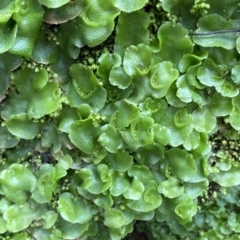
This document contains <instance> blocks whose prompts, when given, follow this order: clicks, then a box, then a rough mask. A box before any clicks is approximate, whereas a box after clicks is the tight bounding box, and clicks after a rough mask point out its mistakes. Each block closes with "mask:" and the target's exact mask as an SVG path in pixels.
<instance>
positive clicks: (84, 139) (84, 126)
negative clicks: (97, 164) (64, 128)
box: [69, 118, 100, 154]
mask: <svg viewBox="0 0 240 240" xmlns="http://www.w3.org/2000/svg"><path fill="white" fill-rule="evenodd" d="M99 131H100V128H99V127H96V126H94V124H93V120H92V119H90V118H89V119H86V120H78V121H76V122H75V123H73V124H72V125H71V126H70V131H69V138H70V140H71V142H72V143H73V144H74V145H75V146H76V147H77V148H78V149H80V150H81V151H83V152H84V153H87V154H92V153H93V152H94V151H95V149H96V146H97V137H98V136H99Z"/></svg>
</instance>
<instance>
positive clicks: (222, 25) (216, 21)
mask: <svg viewBox="0 0 240 240" xmlns="http://www.w3.org/2000/svg"><path fill="white" fill-rule="evenodd" d="M197 25H198V28H199V29H200V30H198V31H196V32H197V33H201V32H204V33H205V32H212V31H218V30H224V29H238V28H239V26H240V23H239V21H236V20H232V19H230V20H226V19H224V18H223V17H222V16H220V15H218V14H208V15H205V16H203V17H201V18H200V19H199V20H198V23H197ZM236 36H237V35H236V33H219V34H214V35H212V34H210V35H199V36H193V41H194V42H195V43H196V44H198V45H200V46H203V47H223V48H225V49H233V48H234V47H235V46H236Z"/></svg>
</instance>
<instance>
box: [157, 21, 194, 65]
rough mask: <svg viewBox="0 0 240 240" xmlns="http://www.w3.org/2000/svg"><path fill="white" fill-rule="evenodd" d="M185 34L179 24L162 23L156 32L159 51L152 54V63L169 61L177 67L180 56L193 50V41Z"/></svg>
mask: <svg viewBox="0 0 240 240" xmlns="http://www.w3.org/2000/svg"><path fill="white" fill-rule="evenodd" d="M186 35H187V30H186V29H184V28H183V27H182V25H181V24H179V23H178V24H173V23H171V22H165V23H163V24H162V25H161V27H160V28H159V29H158V33H157V36H158V39H159V46H160V51H159V52H157V53H156V54H155V55H154V60H153V61H154V63H158V62H161V61H170V62H172V64H173V66H175V67H177V66H178V63H179V61H180V59H181V58H182V56H183V55H184V54H189V53H192V51H193V43H192V42H191V40H190V39H189V38H188V37H186ZM172 53H174V54H172Z"/></svg>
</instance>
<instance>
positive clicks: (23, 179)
mask: <svg viewBox="0 0 240 240" xmlns="http://www.w3.org/2000/svg"><path fill="white" fill-rule="evenodd" d="M0 181H1V184H2V189H3V191H4V194H5V196H6V197H7V198H8V199H9V200H11V201H13V202H15V203H24V202H26V201H27V199H28V198H29V197H30V194H31V192H32V191H33V190H34V188H35V186H36V178H35V176H34V175H33V174H32V172H31V171H30V170H29V169H28V168H27V167H25V166H23V165H21V164H17V163H15V164H12V165H11V166H10V167H9V169H6V170H4V171H2V172H1V174H0Z"/></svg>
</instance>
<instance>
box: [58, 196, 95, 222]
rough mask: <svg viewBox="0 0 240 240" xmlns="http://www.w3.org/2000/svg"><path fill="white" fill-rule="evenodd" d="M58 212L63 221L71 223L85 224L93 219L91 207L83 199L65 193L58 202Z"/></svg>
mask: <svg viewBox="0 0 240 240" xmlns="http://www.w3.org/2000/svg"><path fill="white" fill-rule="evenodd" d="M58 210H59V212H60V215H61V216H62V218H63V219H65V220H67V221H68V222H71V223H81V224H84V223H86V222H88V221H89V220H90V219H91V218H92V214H91V210H90V207H89V206H88V205H87V204H86V203H85V202H84V201H83V200H82V199H81V198H74V196H73V195H72V194H71V193H69V192H65V193H63V194H61V195H60V197H59V200H58Z"/></svg>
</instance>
